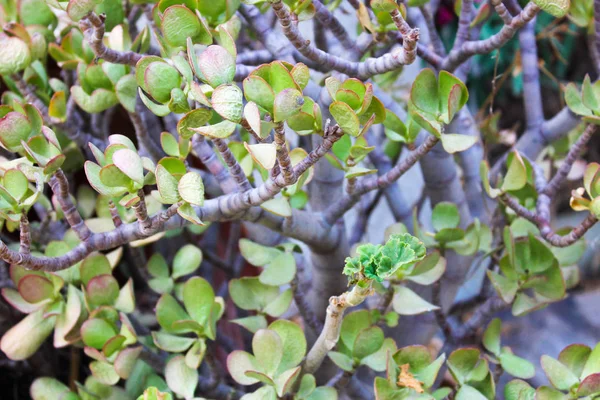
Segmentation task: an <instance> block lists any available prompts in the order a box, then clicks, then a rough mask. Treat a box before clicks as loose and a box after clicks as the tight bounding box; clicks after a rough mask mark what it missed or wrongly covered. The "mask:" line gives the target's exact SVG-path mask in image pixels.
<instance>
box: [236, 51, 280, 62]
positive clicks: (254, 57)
mask: <svg viewBox="0 0 600 400" xmlns="http://www.w3.org/2000/svg"><path fill="white" fill-rule="evenodd" d="M235 60H236V62H237V63H239V64H245V65H259V64H264V63H269V62H271V61H273V55H272V54H271V52H270V51H269V50H250V51H245V52H243V53H240V54H238V55H237V57H236V59H235Z"/></svg>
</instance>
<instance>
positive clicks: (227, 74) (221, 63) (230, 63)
mask: <svg viewBox="0 0 600 400" xmlns="http://www.w3.org/2000/svg"><path fill="white" fill-rule="evenodd" d="M198 67H199V68H200V71H201V72H202V77H203V79H204V80H205V81H206V82H207V83H208V84H209V85H210V86H212V87H213V88H216V87H217V86H219V85H222V84H224V83H230V82H232V81H233V78H234V77H235V68H236V66H235V58H234V57H233V56H232V55H231V54H230V53H229V52H228V51H227V50H226V49H225V48H223V47H221V46H217V45H211V46H208V48H207V49H206V50H204V51H203V52H202V53H201V54H200V57H198Z"/></svg>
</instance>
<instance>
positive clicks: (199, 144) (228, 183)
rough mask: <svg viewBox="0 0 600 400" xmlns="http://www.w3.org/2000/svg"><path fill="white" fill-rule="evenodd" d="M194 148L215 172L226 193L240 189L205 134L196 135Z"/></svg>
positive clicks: (203, 162) (214, 174)
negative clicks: (205, 137)
mask: <svg viewBox="0 0 600 400" xmlns="http://www.w3.org/2000/svg"><path fill="white" fill-rule="evenodd" d="M192 148H193V149H194V152H195V153H196V156H197V157H198V158H199V159H200V161H202V164H204V166H205V167H206V168H208V170H209V171H210V172H211V173H212V174H213V176H214V177H215V179H216V180H217V182H218V183H219V186H220V187H221V189H222V190H223V192H224V193H233V192H235V191H237V190H238V185H237V182H236V181H235V180H234V179H233V177H232V176H231V174H230V173H229V171H228V170H227V168H225V167H224V166H223V164H222V163H221V161H219V158H218V157H217V155H216V154H215V152H214V151H213V150H212V148H211V147H210V145H209V144H208V142H207V141H206V139H204V136H201V135H194V136H193V138H192Z"/></svg>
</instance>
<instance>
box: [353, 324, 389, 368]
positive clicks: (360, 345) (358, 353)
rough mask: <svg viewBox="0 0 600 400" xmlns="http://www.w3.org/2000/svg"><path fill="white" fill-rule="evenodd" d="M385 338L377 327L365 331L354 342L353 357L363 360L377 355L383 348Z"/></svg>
mask: <svg viewBox="0 0 600 400" xmlns="http://www.w3.org/2000/svg"><path fill="white" fill-rule="evenodd" d="M384 338H385V337H384V334H383V331H382V330H381V328H379V327H377V326H372V327H370V328H367V329H363V330H362V331H360V332H359V334H358V336H357V337H356V339H355V341H354V346H353V348H352V356H353V357H356V358H358V359H359V360H362V359H363V358H365V357H367V356H369V355H371V354H373V353H375V352H376V351H377V350H379V349H380V348H381V346H382V344H383V340H384Z"/></svg>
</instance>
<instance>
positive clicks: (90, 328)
mask: <svg viewBox="0 0 600 400" xmlns="http://www.w3.org/2000/svg"><path fill="white" fill-rule="evenodd" d="M116 334H117V330H116V329H115V327H114V326H113V325H112V324H111V323H109V322H108V321H106V320H104V319H100V318H92V319H88V320H87V321H85V322H84V323H83V325H82V326H81V339H82V340H83V343H84V344H85V345H86V346H89V347H92V348H94V349H98V350H101V349H102V347H103V346H104V344H105V343H106V342H107V341H108V340H109V339H111V338H112V337H113V336H115V335H116Z"/></svg>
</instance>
